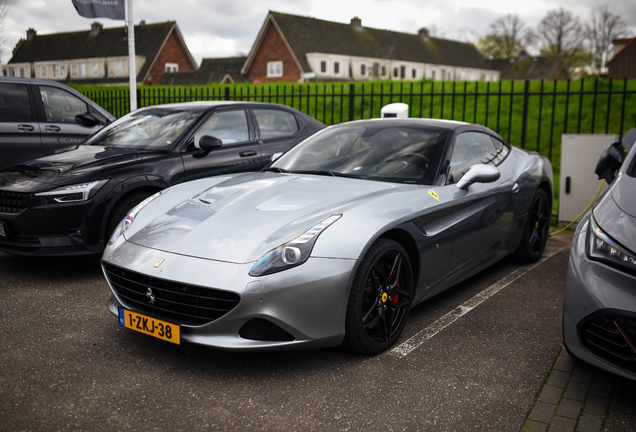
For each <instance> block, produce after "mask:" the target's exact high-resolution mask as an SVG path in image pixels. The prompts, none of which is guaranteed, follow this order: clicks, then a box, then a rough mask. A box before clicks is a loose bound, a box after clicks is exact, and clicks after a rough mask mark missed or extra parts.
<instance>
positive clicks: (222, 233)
mask: <svg viewBox="0 0 636 432" xmlns="http://www.w3.org/2000/svg"><path fill="white" fill-rule="evenodd" d="M551 210H552V169H551V165H550V162H549V161H548V160H547V159H545V158H543V157H541V156H538V155H533V154H529V153H527V152H525V151H523V150H519V149H517V148H513V147H511V146H509V145H508V144H507V143H505V142H504V141H503V139H502V138H501V137H500V136H499V135H497V134H496V133H494V132H493V131H491V130H489V129H487V128H485V127H483V126H479V125H474V124H468V123H461V122H454V121H444V120H426V119H375V120H362V121H356V122H350V123H343V124H340V125H336V126H331V127H328V128H326V129H324V130H322V131H320V132H318V133H317V134H315V135H313V136H311V137H309V138H308V139H306V140H304V141H303V142H302V143H300V144H299V145H298V146H296V147H294V148H293V149H291V150H289V151H288V152H287V153H285V154H284V155H283V156H281V157H280V158H278V159H276V160H275V161H274V162H273V163H271V164H270V165H269V166H268V167H266V168H265V169H264V170H263V171H261V172H257V173H246V174H235V175H225V176H220V177H215V178H208V179H202V180H195V181H192V182H187V183H184V184H182V185H178V186H175V187H171V188H169V189H166V190H163V191H161V192H158V193H156V194H154V195H152V196H150V197H149V198H148V199H146V200H144V201H143V202H142V203H140V204H139V205H138V206H136V207H135V208H134V209H132V210H131V211H130V213H129V214H128V215H127V216H126V217H125V218H124V219H123V220H122V221H121V223H120V224H119V225H118V227H117V228H116V229H115V231H114V233H113V235H112V237H111V238H110V241H109V242H108V246H107V247H106V250H105V251H104V255H103V257H102V267H103V271H104V274H105V276H106V279H107V281H108V284H109V286H110V288H111V290H112V297H111V298H110V300H109V301H108V309H109V310H110V311H111V312H112V313H113V314H114V315H116V316H117V317H118V318H119V324H120V325H122V326H124V327H127V328H131V329H133V330H137V331H139V332H142V333H146V334H148V335H151V336H154V337H158V338H161V339H164V340H166V341H170V342H174V343H181V342H182V341H183V342H189V343H195V344H203V345H208V346H212V347H216V348H219V349H226V350H274V349H297V348H301V347H302V348H318V347H326V346H336V345H340V344H343V345H344V346H346V347H348V348H350V349H352V350H354V351H358V352H361V353H365V354H374V353H379V352H382V351H384V350H386V349H388V348H389V347H391V346H392V345H393V344H394V343H395V342H396V341H397V340H398V338H399V337H400V334H401V332H402V330H403V328H404V325H405V323H406V320H407V318H408V315H409V311H410V310H411V308H412V307H413V306H415V305H417V304H418V303H420V302H423V301H424V300H426V299H428V298H430V297H431V296H433V295H435V294H437V293H439V292H441V291H443V290H445V289H447V288H449V287H451V286H453V285H455V284H457V283H458V282H460V281H462V280H464V279H466V278H468V277H470V276H471V275H473V274H475V273H477V272H479V271H480V270H482V269H484V268H486V267H488V266H490V265H492V264H493V263H495V262H497V261H499V260H500V259H502V258H504V257H505V256H507V255H510V254H515V255H516V256H517V257H518V258H519V259H521V260H522V261H524V262H533V261H536V260H538V259H539V258H540V257H541V255H542V253H543V250H544V248H545V244H546V240H547V235H548V228H549V222H550V217H551Z"/></svg>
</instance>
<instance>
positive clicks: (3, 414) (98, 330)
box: [0, 233, 636, 432]
mask: <svg viewBox="0 0 636 432" xmlns="http://www.w3.org/2000/svg"><path fill="white" fill-rule="evenodd" d="M570 242H571V233H569V234H568V233H566V234H564V235H559V236H556V237H554V238H552V239H551V240H550V241H549V243H548V248H547V250H546V255H545V256H546V258H545V259H544V260H543V261H542V262H541V263H539V264H537V265H533V266H520V265H519V264H518V263H517V262H515V261H514V260H513V259H505V260H504V261H502V262H500V263H498V264H497V265H495V266H494V267H492V268H491V269H488V270H486V271H484V272H481V273H480V274H478V275H476V276H474V277H472V278H471V279H470V280H468V281H466V282H464V283H462V284H460V285H458V286H456V287H454V288H452V289H450V290H448V291H446V292H445V293H442V294H440V295H438V296H437V297H435V298H433V299H431V300H430V301H427V302H425V303H424V304H422V305H419V306H418V307H416V308H414V309H413V311H412V312H411V316H410V317H409V322H408V323H407V326H406V328H405V331H404V335H403V337H402V338H401V340H400V341H399V342H398V345H397V346H396V348H395V349H394V350H391V351H389V352H386V353H384V354H382V355H378V356H373V357H367V356H361V355H358V354H355V353H351V352H349V351H346V350H345V349H342V348H331V349H324V350H315V351H298V352H285V353H257V354H255V353H228V352H222V351H217V350H213V349H209V348H206V347H201V346H196V345H187V344H184V345H181V346H177V345H173V344H170V343H166V342H163V341H160V340H156V339H154V338H151V337H148V336H145V335H143V334H139V333H136V332H134V331H131V330H128V329H125V328H122V327H120V326H119V325H118V322H117V319H116V318H115V317H114V316H112V315H111V314H110V313H109V312H108V311H107V310H106V302H107V300H108V298H109V296H110V293H109V289H108V286H107V284H106V282H105V280H104V278H103V276H102V274H101V269H100V267H99V265H97V264H91V263H87V262H85V261H83V260H81V259H78V258H25V257H17V256H12V255H8V254H2V253H0V314H1V315H0V323H1V325H0V419H1V420H0V430H167V431H172V430H186V429H187V430H197V429H204V428H205V429H210V430H217V429H218V430H254V429H264V430H292V429H296V430H330V431H331V430H365V431H366V430H385V431H389V430H395V431H397V430H409V431H410V430H424V431H428V430H431V431H472V430H484V431H519V430H532V431H534V430H543V431H545V430H550V431H553V430H607V431H610V432H614V431H629V430H634V429H636V391H635V390H636V385H635V384H634V383H633V382H631V381H628V380H624V379H621V378H617V377H614V376H613V375H609V374H605V373H603V372H601V371H598V370H596V369H594V368H591V367H589V366H587V365H585V364H579V363H578V362H576V360H574V359H571V358H569V357H568V356H567V353H565V351H563V350H562V346H561V343H562V336H561V313H562V307H563V294H564V287H565V274H566V268H567V260H568V255H569V247H570ZM568 368H569V369H568ZM586 374H587V375H586ZM586 376H587V377H588V378H589V380H588V378H586ZM586 380H588V381H586ZM597 381H598V382H600V384H595V382H597ZM601 381H602V382H601ZM586 383H587V384H586ZM570 384H572V385H573V387H577V388H581V387H583V388H584V390H585V395H584V396H583V399H582V400H578V399H581V396H579V395H577V394H575V393H574V390H568V388H569V387H568V386H569V385H570ZM575 384H576V385H575ZM578 384H582V386H581V385H578ZM577 398H578V399H577ZM603 398H604V400H601V399H603ZM588 401H589V405H588ZM603 403H604V405H603ZM566 408H567V409H566ZM550 409H552V411H551V412H550ZM577 409H578V411H576V410H577ZM592 410H594V412H593V413H592V412H591V411H592ZM590 415H595V416H596V417H598V418H600V423H599V420H598V418H596V419H593V420H596V423H595V424H594V425H592V427H594V426H596V429H594V428H591V429H589V428H588V427H590V426H589V424H590V422H587V420H585V421H584V420H583V418H585V419H588V418H591V417H590ZM567 420H569V421H567ZM572 420H573V421H574V423H572ZM562 425H566V426H564V427H568V428H569V429H561V426H562Z"/></svg>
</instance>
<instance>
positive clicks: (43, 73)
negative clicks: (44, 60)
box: [42, 66, 47, 77]
mask: <svg viewBox="0 0 636 432" xmlns="http://www.w3.org/2000/svg"><path fill="white" fill-rule="evenodd" d="M46 72H47V70H46V66H42V76H43V77H45V76H46Z"/></svg>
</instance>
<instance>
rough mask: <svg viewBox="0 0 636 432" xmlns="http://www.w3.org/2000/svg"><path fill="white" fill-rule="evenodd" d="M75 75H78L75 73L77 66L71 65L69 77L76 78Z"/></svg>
mask: <svg viewBox="0 0 636 432" xmlns="http://www.w3.org/2000/svg"><path fill="white" fill-rule="evenodd" d="M77 74H78V72H77V64H73V65H71V75H73V76H77Z"/></svg>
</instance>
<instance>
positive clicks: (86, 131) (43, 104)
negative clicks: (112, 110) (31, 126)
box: [33, 85, 103, 155]
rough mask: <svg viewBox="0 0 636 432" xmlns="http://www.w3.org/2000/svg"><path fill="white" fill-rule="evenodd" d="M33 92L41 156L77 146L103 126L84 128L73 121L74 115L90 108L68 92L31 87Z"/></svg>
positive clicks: (43, 87)
mask: <svg viewBox="0 0 636 432" xmlns="http://www.w3.org/2000/svg"><path fill="white" fill-rule="evenodd" d="M33 90H34V91H33V93H34V94H33V96H34V98H35V101H36V107H38V117H39V121H40V131H41V137H42V152H43V154H44V155H48V154H53V153H55V150H56V149H58V148H62V147H67V146H69V145H74V144H79V143H81V142H82V141H84V140H85V139H86V137H87V136H89V135H92V134H93V133H95V132H97V131H98V130H99V129H100V128H102V127H103V125H102V124H99V125H94V126H86V125H83V124H80V123H78V122H77V121H76V120H75V116H77V115H79V114H86V113H89V112H90V109H89V107H88V105H87V104H86V102H84V101H83V100H81V99H80V98H78V97H77V96H75V95H73V94H71V93H70V92H67V91H66V90H64V89H61V88H58V87H53V86H47V85H39V86H33Z"/></svg>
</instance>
